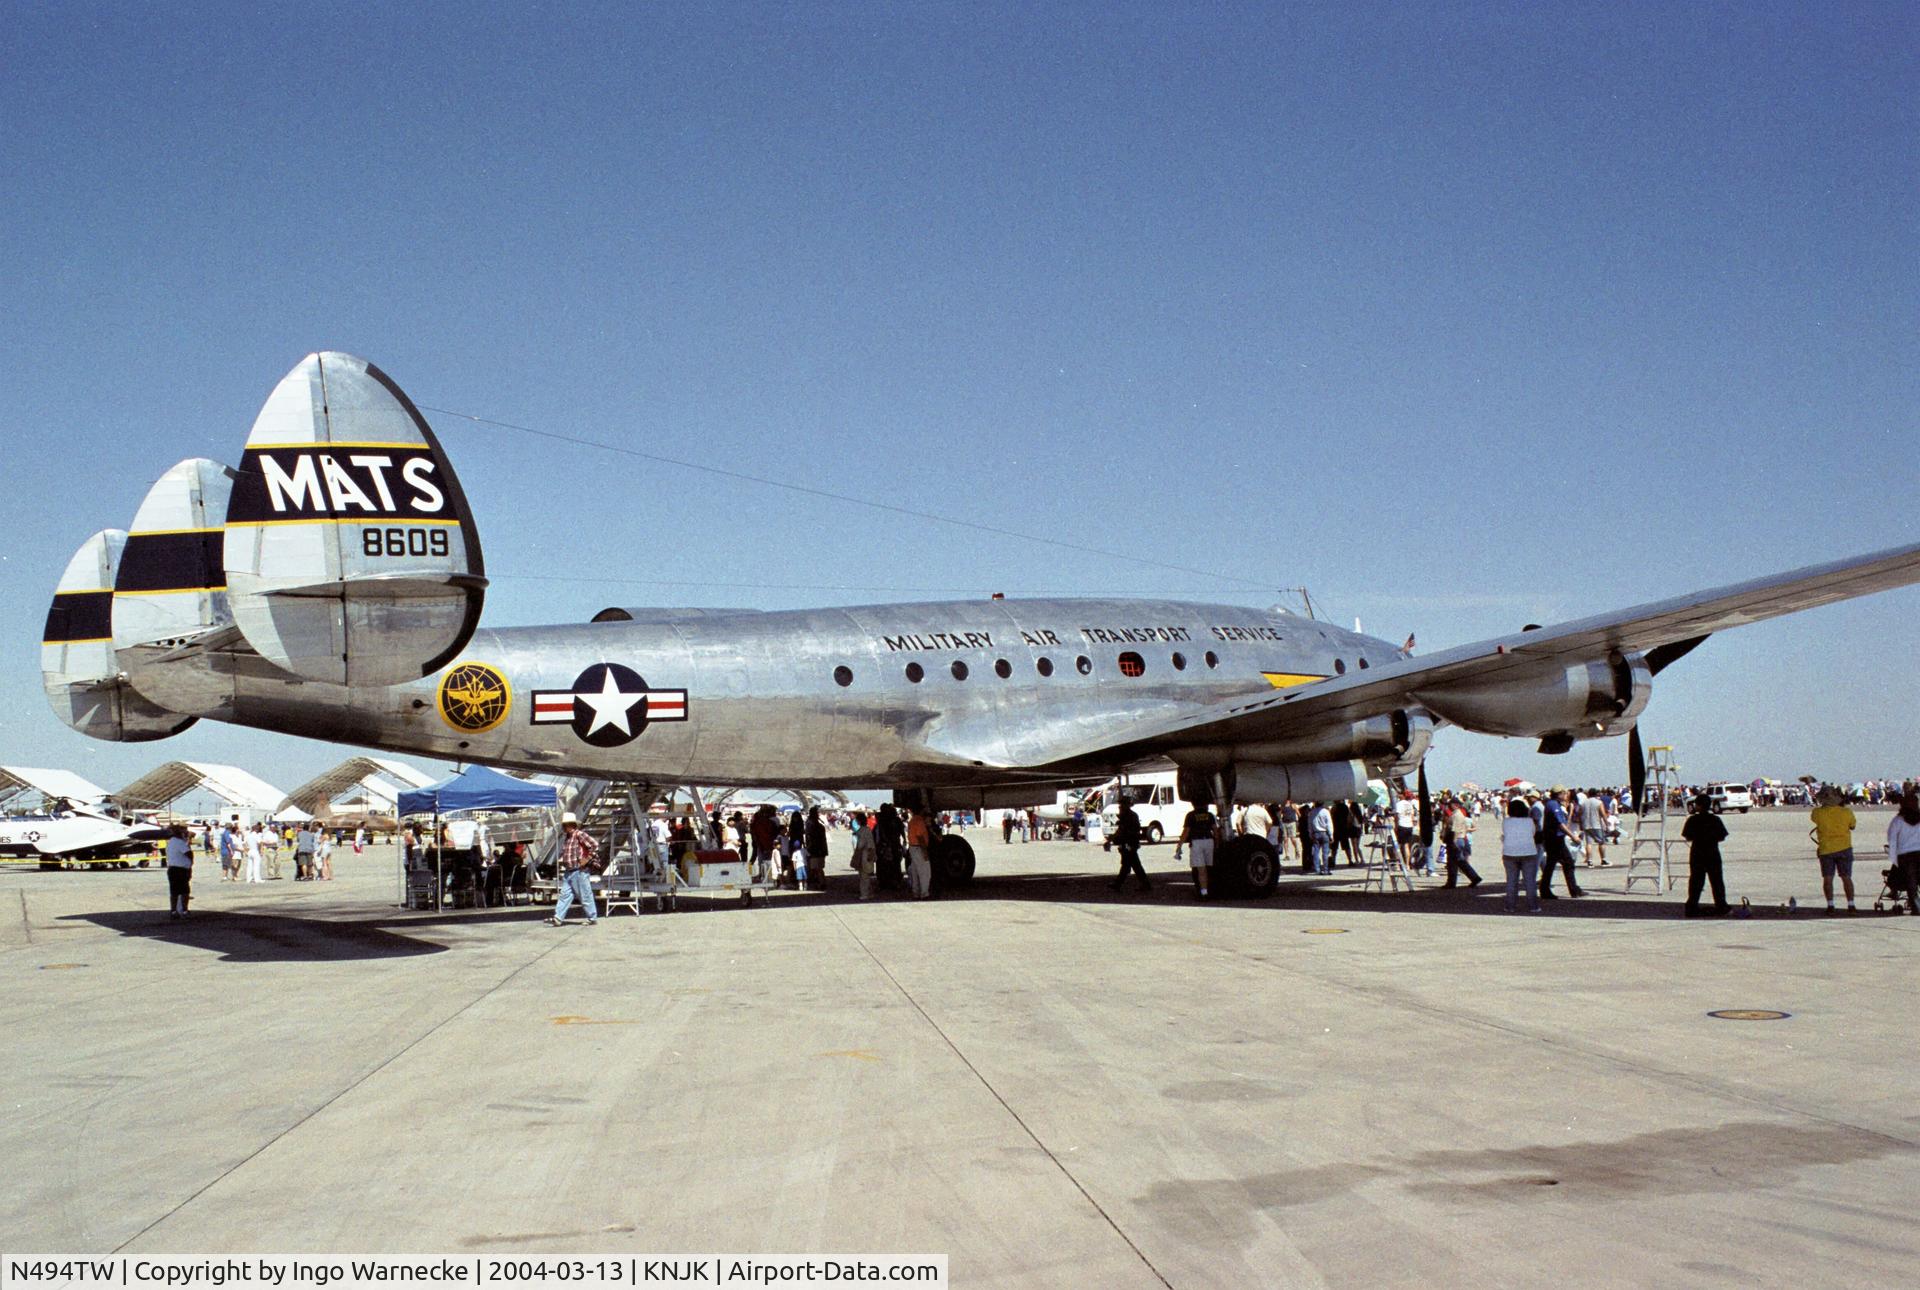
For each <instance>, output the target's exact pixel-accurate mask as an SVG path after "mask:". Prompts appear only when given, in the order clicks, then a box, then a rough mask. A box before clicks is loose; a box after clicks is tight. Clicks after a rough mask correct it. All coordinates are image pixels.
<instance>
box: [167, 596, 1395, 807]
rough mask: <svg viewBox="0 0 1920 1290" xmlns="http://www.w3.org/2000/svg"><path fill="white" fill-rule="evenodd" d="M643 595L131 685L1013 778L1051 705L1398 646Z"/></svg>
mask: <svg viewBox="0 0 1920 1290" xmlns="http://www.w3.org/2000/svg"><path fill="white" fill-rule="evenodd" d="M609 612H621V611H609ZM632 613H633V615H634V617H632V618H630V619H628V620H625V621H596V622H593V623H583V624H578V625H567V626H554V627H526V628H507V629H499V630H491V631H490V630H485V629H482V630H480V631H478V632H476V633H475V634H474V636H473V638H472V640H471V641H470V642H469V643H468V645H467V647H466V648H465V649H464V650H463V651H462V652H461V654H460V656H459V657H458V658H457V659H455V660H454V661H453V662H452V663H451V664H450V665H449V666H448V667H446V668H444V669H442V670H441V671H440V672H438V673H435V674H434V675H433V676H431V677H427V678H423V679H421V680H419V681H415V682H411V683H408V684H405V685H400V686H392V687H381V688H357V689H348V688H347V687H341V686H332V685H326V684H321V683H314V682H298V681H293V680H291V679H289V678H286V677H284V676H280V675H277V674H275V673H274V671H273V669H271V668H268V667H264V666H262V665H260V663H259V662H258V660H252V659H248V658H245V657H244V656H239V657H234V656H229V658H228V659H227V660H226V661H225V662H224V663H223V664H222V665H221V666H222V667H224V668H225V669H226V671H227V673H228V674H227V675H226V676H225V677H223V678H221V679H220V688H223V689H226V690H227V692H228V693H230V694H231V696H232V697H231V700H230V704H231V706H230V707H227V708H225V710H221V711H209V710H208V708H207V706H206V704H205V702H204V696H203V702H202V703H201V704H199V705H191V706H190V704H189V700H190V699H191V697H192V696H191V695H190V694H188V693H187V691H188V690H190V689H191V684H188V685H185V686H183V685H182V684H181V683H180V682H179V681H178V680H177V679H176V680H174V681H166V680H160V681H158V682H157V683H156V682H155V681H153V680H150V679H149V678H148V677H147V676H145V675H141V676H138V677H137V679H136V684H137V685H138V686H139V688H141V689H142V690H145V691H147V692H149V693H151V694H152V695H153V697H155V698H156V699H157V700H158V701H160V702H163V703H167V704H169V705H179V706H181V707H182V708H183V709H188V710H192V707H193V706H197V707H198V710H200V711H203V712H205V713H206V715H209V716H217V717H219V718H220V719H224V720H231V721H236V722H238V723H240V724H243V725H253V726H259V727H263V728H266V729H273V730H280V731H284V732H286V733H291V734H299V735H305V736H310V737H315V738H322V739H333V740H339V741H343V742H349V743H357V744H364V745H367V746H370V747H376V748H383V749H389V750H393V751H400V752H412V753H419V754H424V755H428V756H438V757H448V758H456V759H472V760H478V761H487V762H491V763H496V764H502V765H510V766H520V767H525V768H529V769H536V770H551V771H560V770H564V771H567V772H570V773H575V774H590V775H596V776H600V777H606V778H630V779H641V780H649V781H654V782H660V783H689V782H693V783H701V784H715V785H735V784H738V785H790V786H795V787H843V788H883V787H898V786H901V785H902V784H903V783H909V782H913V783H950V784H967V783H985V782H994V781H1004V780H1005V779H1006V778H1007V776H1006V773H1005V772H1004V770H1001V769H998V768H1004V767H1017V766H1023V765H1031V764H1033V761H1034V760H1035V758H1034V756H1033V755H1032V753H1033V750H1032V748H1030V747H1028V746H1027V744H1028V740H1029V739H1037V737H1038V736H1039V734H1041V733H1043V732H1042V731H1040V730H1036V723H1038V722H1044V733H1045V734H1046V735H1047V736H1048V737H1049V738H1050V739H1052V740H1054V741H1057V740H1058V738H1059V736H1060V734H1061V733H1062V728H1063V727H1073V726H1081V727H1084V728H1085V731H1086V733H1087V736H1088V738H1089V740H1094V739H1097V738H1099V737H1100V736H1101V735H1103V734H1105V733H1108V732H1111V731H1112V730H1115V729H1118V728H1121V727H1123V726H1125V725H1127V724H1129V723H1133V722H1137V721H1142V720H1148V719H1153V718H1159V717H1169V716H1177V715H1180V714H1183V713H1187V712H1192V711H1197V710H1199V709H1201V708H1205V707H1208V706H1210V705H1214V704H1217V703H1219V702H1221V701H1223V700H1227V699H1232V698H1234V697H1237V696H1265V695H1271V694H1272V693H1273V692H1274V689H1275V687H1276V686H1285V685H1293V684H1301V683H1305V682H1307V681H1310V680H1312V679H1317V678H1320V677H1325V676H1333V675H1337V674H1340V673H1342V672H1345V671H1348V670H1351V669H1355V668H1361V667H1367V666H1376V667H1377V666H1380V665H1383V664H1385V663H1388V662H1390V661H1392V660H1394V659H1396V658H1397V657H1398V652H1397V650H1396V649H1395V647H1394V646H1392V645H1390V644H1389V643H1387V642H1386V641H1383V640H1379V639H1377V638H1374V637H1369V636H1363V635H1360V634H1357V633H1354V632H1348V631H1344V630H1342V629H1340V628H1337V627H1334V626H1332V625H1330V624H1327V623H1322V622H1317V621H1313V620H1310V619H1306V618H1301V617H1297V616H1294V615H1290V614H1286V613H1268V612H1263V611H1259V610H1251V609H1247V608H1244V607H1239V606H1227V605H1207V604H1194V603H1184V602H1175V601H1139V600H1023V601H956V602H945V603H928V604H902V605H871V606H859V607H854V608H845V609H808V610H792V611H782V612H771V613H766V612H754V611H731V610H705V611H701V610H661V611H652V610H635V611H632ZM609 665H611V666H609ZM163 670H164V665H163V668H161V669H155V671H156V673H158V672H161V671H163ZM916 676H917V677H918V679H917V680H916V679H914V678H915V677H916ZM205 679H208V680H211V679H214V678H205ZM221 706H223V707H224V705H221Z"/></svg>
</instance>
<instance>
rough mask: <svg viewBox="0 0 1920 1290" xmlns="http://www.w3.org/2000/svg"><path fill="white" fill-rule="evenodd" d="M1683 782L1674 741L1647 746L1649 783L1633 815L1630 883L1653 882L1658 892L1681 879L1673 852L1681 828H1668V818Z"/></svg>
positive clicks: (1629, 853) (1630, 888) (1628, 859)
mask: <svg viewBox="0 0 1920 1290" xmlns="http://www.w3.org/2000/svg"><path fill="white" fill-rule="evenodd" d="M1679 786H1680V768H1679V767H1678V766H1676V765H1675V764H1674V761H1673V746H1672V745H1671V744H1656V745H1654V746H1653V747H1651V748H1649V749H1647V785H1646V789H1645V790H1644V791H1643V793H1642V794H1641V797H1640V813H1639V814H1638V815H1636V816H1634V817H1633V846H1632V847H1631V848H1630V849H1629V850H1628V852H1627V885H1626V887H1625V890H1627V891H1632V890H1633V884H1634V883H1636V882H1650V883H1652V884H1653V890H1654V894H1655V895H1659V894H1662V893H1664V892H1668V891H1671V890H1672V889H1673V884H1674V883H1676V882H1678V881H1679V880H1680V875H1679V873H1678V872H1676V871H1675V869H1674V866H1673V861H1672V859H1671V857H1670V852H1671V850H1672V849H1673V848H1674V847H1677V846H1679V845H1680V842H1681V839H1680V835H1679V830H1678V829H1675V830H1672V831H1671V832H1669V830H1668V828H1667V820H1668V818H1669V817H1671V816H1672V815H1673V814H1674V810H1673V794H1674V790H1675V789H1677V788H1678V787H1679Z"/></svg>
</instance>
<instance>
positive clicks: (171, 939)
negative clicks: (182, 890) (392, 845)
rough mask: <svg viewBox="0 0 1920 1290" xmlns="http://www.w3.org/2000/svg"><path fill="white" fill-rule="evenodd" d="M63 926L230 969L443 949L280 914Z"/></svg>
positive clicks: (375, 929)
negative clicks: (159, 946) (169, 949)
mask: <svg viewBox="0 0 1920 1290" xmlns="http://www.w3.org/2000/svg"><path fill="white" fill-rule="evenodd" d="M62 921H81V922H88V923H94V924H96V925H98V926H100V927H104V928H107V929H108V930H109V931H115V932H118V933H120V934H121V935H122V936H134V937H140V938H142V939H145V940H153V941H165V942H167V943H169V944H174V945H186V946H191V947H193V948H195V949H203V950H210V951H212V952H214V953H216V954H218V955H219V956H220V957H221V958H222V959H225V960H227V961H228V962H233V963H334V962H351V961H357V960H364V959H397V958H414V957H417V956H419V955H422V954H440V953H443V952H445V950H446V948H447V947H446V946H444V945H436V944H434V943H433V942H432V941H423V940H419V939H416V938H415V937H412V936H404V935H401V934H400V933H398V932H394V931H389V930H388V929H387V928H385V927H383V926H381V920H372V921H350V920H334V919H319V918H290V917H288V916H286V915H284V914H242V913H232V912H225V911H223V912H220V913H204V914H194V915H192V916H191V917H189V918H185V919H179V920H175V919H171V918H168V917H167V916H166V914H165V913H163V912H157V911H153V910H112V911H106V912H101V913H92V914H74V915H69V916H68V917H67V918H66V919H63V920H62ZM408 925H409V926H417V925H418V924H408Z"/></svg>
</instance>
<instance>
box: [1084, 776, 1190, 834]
mask: <svg viewBox="0 0 1920 1290" xmlns="http://www.w3.org/2000/svg"><path fill="white" fill-rule="evenodd" d="M1178 778H1179V775H1178V773H1177V772H1175V771H1171V770H1167V771H1151V772H1149V773H1147V774H1145V775H1132V776H1129V777H1128V782H1127V784H1126V785H1124V786H1122V785H1121V783H1120V781H1119V780H1117V779H1116V780H1114V781H1112V782H1111V783H1107V784H1102V785H1101V786H1100V800H1101V801H1102V802H1104V803H1106V805H1105V806H1104V807H1103V808H1102V809H1101V811H1100V827H1101V828H1102V829H1104V830H1105V831H1106V835H1107V836H1108V837H1112V836H1113V831H1114V830H1115V829H1117V828H1119V827H1120V794H1121V793H1123V792H1124V793H1126V794H1127V795H1128V796H1129V797H1131V798H1132V799H1133V813H1134V814H1135V815H1137V816H1139V817H1140V836H1141V838H1142V839H1143V840H1144V841H1147V842H1163V841H1165V840H1166V839H1168V838H1178V837H1179V836H1180V830H1181V829H1182V828H1184V827H1186V823H1187V812H1188V811H1190V810H1192V809H1193V808H1192V807H1191V806H1190V805H1188V804H1187V803H1185V802H1183V801H1181V800H1180V790H1179V788H1178V786H1177V784H1176V782H1175V781H1176V780H1177V779H1178Z"/></svg>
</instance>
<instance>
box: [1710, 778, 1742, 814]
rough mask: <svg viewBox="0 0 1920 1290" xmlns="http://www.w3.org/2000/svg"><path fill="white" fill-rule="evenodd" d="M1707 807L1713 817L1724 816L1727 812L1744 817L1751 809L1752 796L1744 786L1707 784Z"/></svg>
mask: <svg viewBox="0 0 1920 1290" xmlns="http://www.w3.org/2000/svg"><path fill="white" fill-rule="evenodd" d="M1707 806H1708V808H1709V809H1711V810H1712V811H1713V813H1714V814H1715V815H1725V814H1726V813H1727V812H1728V811H1738V812H1740V814H1742V815H1745V814H1746V813H1747V812H1748V811H1751V810H1752V809H1753V794H1752V793H1751V792H1749V791H1748V790H1747V786H1746V785H1745V784H1729V783H1719V784H1709V785H1707Z"/></svg>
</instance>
